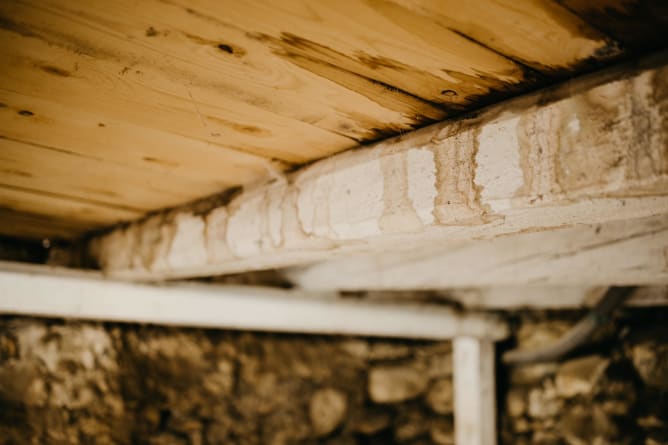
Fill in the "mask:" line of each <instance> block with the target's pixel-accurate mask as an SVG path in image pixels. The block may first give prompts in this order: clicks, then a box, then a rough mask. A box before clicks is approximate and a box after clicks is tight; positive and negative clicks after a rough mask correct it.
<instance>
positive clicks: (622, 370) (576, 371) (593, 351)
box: [500, 308, 668, 445]
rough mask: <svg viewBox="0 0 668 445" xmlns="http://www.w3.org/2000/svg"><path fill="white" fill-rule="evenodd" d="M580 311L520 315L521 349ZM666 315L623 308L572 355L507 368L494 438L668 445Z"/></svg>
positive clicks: (551, 336)
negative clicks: (558, 360)
mask: <svg viewBox="0 0 668 445" xmlns="http://www.w3.org/2000/svg"><path fill="white" fill-rule="evenodd" d="M583 315H584V313H582V312H550V313H542V314H539V313H532V314H531V313H525V314H522V315H520V316H518V317H517V321H518V325H519V326H518V330H517V332H518V335H517V337H516V341H517V343H518V345H519V346H520V347H532V348H533V347H541V346H543V345H548V344H551V343H552V342H554V341H555V340H556V339H557V338H558V336H559V335H557V334H563V333H564V332H566V331H567V330H568V327H569V326H572V325H573V324H574V323H575V322H576V321H577V320H578V319H579V318H580V317H582V316H583ZM666 319H668V310H666V309H665V308H652V309H645V310H641V309H634V310H629V311H628V312H627V313H624V314H621V315H620V316H618V317H617V319H616V320H615V322H614V323H613V324H612V325H611V326H609V327H607V328H606V329H603V330H601V331H600V332H597V333H596V334H595V336H594V338H593V340H592V342H591V343H590V344H588V345H587V347H586V348H581V349H580V350H579V351H578V352H579V354H578V356H576V357H572V358H569V359H568V360H565V361H563V362H561V363H549V364H536V365H530V366H526V367H518V368H514V369H511V370H510V372H509V373H508V374H507V378H506V379H505V385H506V387H505V388H506V395H505V399H506V400H505V404H504V408H505V409H503V410H502V412H501V425H502V428H501V439H502V441H501V442H502V443H504V444H505V443H508V444H544V445H548V444H549V445H562V444H567V445H593V444H597V445H608V444H615V445H617V444H619V445H635V444H645V445H649V444H662V445H665V444H668V393H667V392H666V386H665V385H666V383H665V382H666V379H668V376H666V374H665V372H666V367H668V360H667V358H666V357H667V356H668V354H664V351H665V350H666V349H668V325H666V323H665V320H666ZM543 330H544V331H545V332H541V331H543ZM529 345H530V346H529ZM500 385H501V386H503V385H504V380H501V381H500Z"/></svg>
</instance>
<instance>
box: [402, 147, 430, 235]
mask: <svg viewBox="0 0 668 445" xmlns="http://www.w3.org/2000/svg"><path fill="white" fill-rule="evenodd" d="M406 164H407V165H406V171H407V176H408V198H409V199H410V201H411V205H412V206H413V209H415V213H417V215H418V217H419V218H420V220H421V221H422V223H423V224H425V225H429V224H433V223H434V205H435V200H436V196H437V195H438V190H437V189H436V163H435V160H434V152H433V151H431V150H430V149H429V148H426V147H422V148H417V149H413V150H409V151H408V153H406Z"/></svg>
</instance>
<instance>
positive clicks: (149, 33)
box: [146, 26, 158, 37]
mask: <svg viewBox="0 0 668 445" xmlns="http://www.w3.org/2000/svg"><path fill="white" fill-rule="evenodd" d="M157 35H158V31H156V30H155V28H154V27H152V26H149V27H148V29H147V30H146V37H155V36H157Z"/></svg>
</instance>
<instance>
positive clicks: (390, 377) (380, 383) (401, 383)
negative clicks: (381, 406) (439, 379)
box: [369, 366, 428, 403]
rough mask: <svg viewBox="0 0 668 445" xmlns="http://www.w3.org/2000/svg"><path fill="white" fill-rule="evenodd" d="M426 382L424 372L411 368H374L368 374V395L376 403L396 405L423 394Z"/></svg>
mask: <svg viewBox="0 0 668 445" xmlns="http://www.w3.org/2000/svg"><path fill="white" fill-rule="evenodd" d="M427 384H428V380H427V377H426V373H425V372H424V370H420V369H417V368H415V367H413V366H384V367H376V368H373V369H372V370H371V373H370V374H369V395H370V396H371V400H373V401H374V402H376V403H397V402H403V401H405V400H409V399H413V398H415V397H417V396H419V395H420V394H422V393H423V392H424V390H425V389H426V388H427Z"/></svg>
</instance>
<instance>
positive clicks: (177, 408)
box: [0, 318, 453, 445]
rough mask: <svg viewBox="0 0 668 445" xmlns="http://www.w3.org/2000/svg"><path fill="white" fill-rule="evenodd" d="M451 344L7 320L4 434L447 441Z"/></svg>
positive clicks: (16, 438)
mask: <svg viewBox="0 0 668 445" xmlns="http://www.w3.org/2000/svg"><path fill="white" fill-rule="evenodd" d="M451 372H452V360H451V345H450V344H449V343H428V342H399V341H393V342H387V341H367V340H363V339H356V338H336V337H304V336H296V335H270V334H260V333H235V332H223V331H208V330H197V329H170V328H161V327H146V326H137V325H116V324H97V323H72V322H70V323H64V322H62V321H43V320H38V319H25V318H18V319H10V318H5V319H0V443H6V444H29V443H39V444H78V443H82V444H88V443H90V444H93V443H95V444H111V443H136V444H153V445H167V444H192V445H200V444H239V445H241V444H249V445H250V444H271V445H279V444H316V443H319V444H320V443H322V444H393V443H413V444H418V443H436V444H452V443H453V442H452V385H451Z"/></svg>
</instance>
